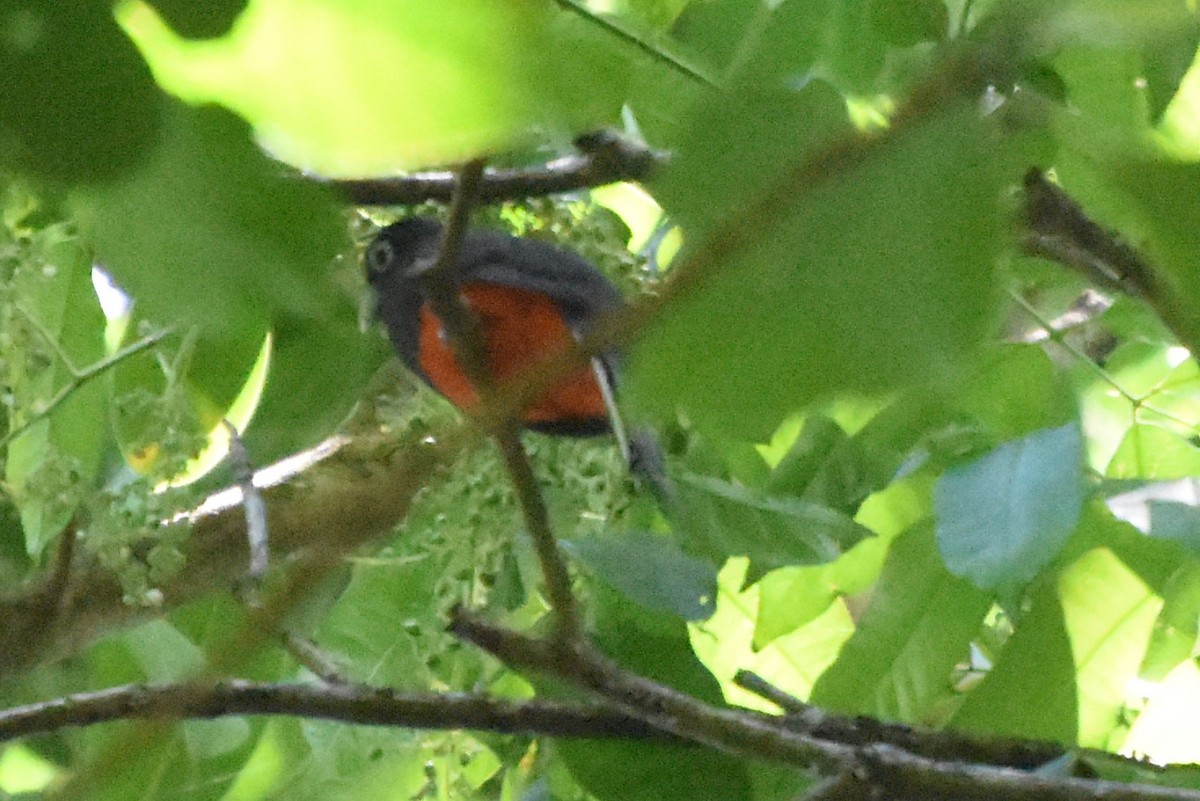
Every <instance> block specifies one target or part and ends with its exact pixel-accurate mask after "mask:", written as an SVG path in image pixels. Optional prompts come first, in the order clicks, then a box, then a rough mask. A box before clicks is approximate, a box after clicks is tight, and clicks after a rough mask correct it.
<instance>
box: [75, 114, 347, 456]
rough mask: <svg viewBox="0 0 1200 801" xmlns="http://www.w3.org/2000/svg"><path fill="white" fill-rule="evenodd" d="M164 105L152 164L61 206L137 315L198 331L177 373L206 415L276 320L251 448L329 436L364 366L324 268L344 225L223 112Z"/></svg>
mask: <svg viewBox="0 0 1200 801" xmlns="http://www.w3.org/2000/svg"><path fill="white" fill-rule="evenodd" d="M171 108H172V110H171V114H170V115H169V126H168V129H167V134H166V137H165V139H164V141H163V143H162V145H161V147H159V148H158V149H157V150H156V151H155V152H154V154H153V156H152V158H150V159H149V160H148V161H147V162H146V163H145V164H144V165H143V166H142V167H141V168H140V169H138V170H137V171H136V172H134V173H133V174H131V175H130V176H129V177H128V178H126V179H124V180H121V181H119V182H113V183H110V184H107V185H104V186H101V187H94V188H89V189H86V190H82V189H81V190H79V191H78V192H76V193H75V194H74V196H73V199H72V203H73V206H74V208H75V210H76V213H77V214H78V217H79V219H80V225H81V228H82V229H83V231H84V232H85V234H86V235H87V236H88V237H89V238H90V239H91V241H92V242H93V243H94V244H95V245H96V249H97V251H98V253H99V256H100V258H101V259H102V260H103V262H104V264H105V266H106V267H107V268H108V269H109V270H110V271H111V272H112V274H113V276H114V277H115V278H116V280H117V282H118V283H119V284H120V285H121V287H122V288H123V289H125V290H126V291H127V292H129V293H130V295H131V296H132V297H133V298H134V300H135V303H136V304H137V308H138V311H139V313H140V314H141V315H142V316H144V317H146V318H148V319H151V320H154V321H155V322H157V323H159V324H183V325H185V326H186V325H196V326H199V328H200V339H199V342H198V345H197V351H196V354H195V356H194V357H193V360H194V362H195V365H196V369H195V370H194V371H193V372H192V373H190V374H189V375H188V379H189V383H190V385H191V386H193V387H194V388H195V390H196V392H197V393H198V395H199V396H200V397H201V398H203V399H204V404H205V406H206V407H207V408H208V409H215V410H216V411H217V413H218V414H223V413H224V409H225V408H226V407H227V406H228V404H229V402H230V401H231V400H232V399H233V398H234V396H235V395H236V394H237V393H238V392H239V391H240V390H241V388H242V385H243V383H244V382H245V380H246V377H247V373H248V371H249V369H250V366H251V364H252V363H253V361H254V359H255V358H256V357H257V355H258V353H259V350H260V348H261V347H262V341H263V336H264V335H265V334H266V333H267V331H268V330H269V329H271V328H274V330H275V359H274V363H273V369H272V373H271V375H270V376H269V377H268V381H267V389H266V395H265V397H264V399H263V402H262V408H263V409H264V410H265V411H264V413H263V415H262V418H261V422H260V424H259V426H260V427H263V428H266V429H268V432H265V433H269V434H270V435H269V436H266V437H265V439H266V440H267V442H268V443H269V446H267V445H264V446H261V447H255V450H254V457H255V458H256V459H258V460H267V459H271V458H274V457H275V456H278V455H280V451H281V450H284V449H285V448H287V447H291V446H297V445H302V444H309V443H311V441H312V440H313V439H315V438H316V437H317V436H320V435H322V434H325V433H328V431H329V428H330V421H331V420H336V419H339V418H340V416H341V415H343V414H345V412H346V411H347V410H348V409H349V407H350V404H351V403H352V402H353V400H354V398H355V397H356V396H357V390H358V387H359V385H360V384H361V381H362V379H363V377H364V376H365V374H366V371H367V370H369V369H370V368H371V363H370V361H369V360H368V359H367V357H366V355H365V354H366V352H367V351H366V343H365V341H364V340H363V339H362V337H360V336H358V335H357V312H356V300H355V299H354V298H351V297H349V296H348V295H347V293H346V292H345V291H343V290H341V289H339V288H338V285H337V284H336V283H335V282H334V280H333V276H332V272H331V266H332V264H333V260H334V258H335V257H336V256H337V255H338V254H339V253H340V252H342V251H343V250H344V249H345V248H346V245H347V243H346V238H347V237H346V230H345V225H344V223H343V221H342V218H341V216H340V215H339V214H338V213H337V212H336V208H335V207H334V205H333V204H332V202H331V200H330V199H329V198H328V197H327V196H326V195H325V194H324V193H323V192H322V191H321V190H319V189H317V188H315V187H314V186H313V185H312V184H310V183H305V182H302V181H298V180H288V179H285V178H284V177H282V176H281V174H280V171H279V168H278V166H277V165H275V164H273V163H272V162H270V161H269V160H268V159H267V158H266V157H265V156H264V155H263V154H262V153H261V152H260V151H259V150H258V149H257V148H256V147H255V146H254V144H253V143H252V142H251V140H250V135H249V130H248V129H247V128H246V126H245V125H243V124H241V123H240V122H238V121H237V120H235V119H234V118H233V117H232V116H231V115H229V114H228V113H226V112H222V111H220V110H218V109H214V108H205V109H190V108H187V107H184V106H182V105H173V106H172V107H171ZM268 198H269V202H267V200H266V199H268ZM206 422H209V423H210V424H212V423H213V422H215V421H206ZM254 431H255V429H252V434H253V432H254Z"/></svg>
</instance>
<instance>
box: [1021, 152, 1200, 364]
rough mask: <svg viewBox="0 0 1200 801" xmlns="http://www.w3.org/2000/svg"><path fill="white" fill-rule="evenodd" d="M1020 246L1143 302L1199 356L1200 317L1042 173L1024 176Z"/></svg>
mask: <svg viewBox="0 0 1200 801" xmlns="http://www.w3.org/2000/svg"><path fill="white" fill-rule="evenodd" d="M1025 225H1026V230H1025V231H1024V232H1023V233H1022V235H1021V247H1022V249H1023V250H1024V251H1025V252H1026V253H1027V254H1029V255H1031V256H1038V257H1041V258H1045V259H1049V260H1051V261H1056V262H1058V263H1059V264H1062V265H1064V266H1066V267H1069V268H1071V269H1073V270H1076V271H1078V272H1080V273H1081V274H1083V276H1084V277H1085V278H1087V279H1088V280H1089V281H1091V282H1092V283H1094V284H1096V285H1097V286H1100V287H1102V288H1106V289H1110V290H1115V291H1119V292H1123V293H1125V294H1128V295H1131V296H1133V297H1136V298H1141V299H1142V300H1143V301H1145V302H1146V303H1147V304H1148V305H1149V306H1150V307H1151V308H1152V309H1153V310H1154V313H1155V314H1156V315H1158V318H1159V319H1160V320H1162V321H1163V324H1164V325H1166V326H1167V328H1169V329H1170V330H1171V333H1173V334H1174V335H1175V337H1176V338H1177V339H1178V340H1179V341H1180V342H1181V343H1182V344H1183V345H1184V346H1186V347H1187V348H1188V349H1189V350H1190V351H1191V352H1192V353H1200V314H1197V312H1196V310H1195V308H1194V304H1192V303H1189V302H1188V299H1187V298H1185V297H1183V295H1182V294H1181V293H1180V292H1179V290H1178V288H1177V287H1176V286H1175V285H1174V284H1173V283H1172V282H1171V281H1170V280H1169V279H1168V278H1167V276H1166V275H1164V274H1163V272H1162V271H1161V269H1160V268H1158V267H1156V266H1155V265H1153V264H1151V263H1150V261H1149V260H1148V259H1147V258H1146V257H1145V256H1144V255H1143V254H1142V253H1141V252H1139V251H1138V250H1137V249H1136V248H1134V247H1132V246H1131V245H1129V244H1128V243H1126V242H1124V241H1122V239H1121V237H1120V236H1119V235H1117V234H1116V233H1115V232H1113V231H1110V230H1108V229H1106V228H1104V227H1103V226H1101V225H1100V224H1098V223H1096V222H1095V221H1093V220H1092V219H1091V218H1090V217H1089V216H1088V215H1087V213H1086V212H1085V211H1084V210H1083V208H1082V207H1081V206H1080V205H1079V204H1078V203H1077V202H1076V201H1075V200H1074V199H1073V198H1071V197H1070V196H1069V195H1068V194H1067V193H1066V192H1065V191H1063V190H1062V189H1061V188H1060V187H1058V186H1056V185H1055V184H1052V183H1051V182H1050V181H1048V180H1046V177H1045V176H1044V175H1043V174H1042V172H1041V170H1038V169H1036V168H1035V169H1031V170H1029V172H1027V173H1026V175H1025Z"/></svg>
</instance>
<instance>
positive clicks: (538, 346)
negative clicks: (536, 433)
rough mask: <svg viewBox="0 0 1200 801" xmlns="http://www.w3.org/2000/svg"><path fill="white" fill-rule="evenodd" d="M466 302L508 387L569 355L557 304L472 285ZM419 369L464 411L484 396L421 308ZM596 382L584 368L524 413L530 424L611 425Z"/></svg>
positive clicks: (499, 379) (568, 335)
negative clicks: (534, 369) (533, 369)
mask: <svg viewBox="0 0 1200 801" xmlns="http://www.w3.org/2000/svg"><path fill="white" fill-rule="evenodd" d="M461 292H462V297H463V299H464V300H465V301H466V303H467V305H468V306H469V307H470V309H471V311H472V312H473V313H474V314H475V315H476V317H477V318H478V319H479V322H480V327H481V329H482V331H483V337H484V341H485V349H486V351H487V357H488V368H489V369H490V371H491V375H492V377H493V379H494V380H495V381H496V383H497V384H501V385H502V384H504V383H505V382H506V381H509V380H511V379H512V378H514V377H515V376H517V375H519V374H521V373H522V372H524V371H526V370H528V369H529V368H530V367H532V366H534V365H536V364H538V363H539V362H543V361H546V360H547V359H550V358H553V357H554V356H557V355H558V354H561V353H562V352H563V351H565V350H566V349H567V347H568V346H569V345H570V343H571V342H572V340H573V339H574V335H573V334H572V332H571V329H570V328H569V327H568V326H567V324H566V323H565V322H564V321H563V317H562V313H561V312H560V310H559V308H558V306H557V305H556V304H555V303H554V301H553V300H552V299H550V298H549V297H547V296H546V295H544V294H541V293H539V292H534V291H531V290H526V289H520V288H517V287H512V286H502V285H499V284H488V283H479V282H476V283H467V284H464V285H463V286H462V289H461ZM419 353H420V366H421V370H422V372H424V373H425V375H426V377H427V378H428V379H429V381H430V383H431V384H433V386H434V387H435V388H436V389H437V390H438V392H441V393H442V394H443V395H445V396H446V397H447V398H449V399H450V401H451V402H452V403H454V405H456V406H458V407H459V408H461V409H467V410H469V409H471V408H473V407H474V406H475V404H476V403H478V402H479V394H478V393H477V392H476V390H475V387H474V386H473V385H472V384H471V381H470V379H468V378H467V376H466V374H465V372H464V371H463V369H462V367H461V366H460V365H459V363H458V361H457V360H456V359H455V357H454V354H453V352H452V351H451V348H450V343H449V342H448V341H447V338H446V335H445V333H444V330H443V328H442V324H441V321H440V320H439V319H438V318H437V316H436V315H435V314H434V313H433V311H432V309H430V308H429V305H428V304H425V305H424V306H422V307H421V330H420V345H419ZM607 414H608V411H607V408H606V406H605V403H604V394H603V393H602V391H601V389H600V386H599V384H598V383H597V380H596V376H595V374H594V373H593V372H592V370H591V369H589V368H587V367H584V368H580V369H579V370H577V371H575V372H574V373H572V374H570V375H568V376H567V377H566V378H564V379H563V380H562V381H561V382H559V383H558V384H556V385H555V386H554V387H552V388H551V389H549V390H548V391H547V392H546V393H545V394H543V395H542V396H541V397H540V398H538V400H537V401H536V402H535V403H534V404H533V405H532V406H531V407H530V408H529V409H527V410H526V412H525V417H524V419H525V422H526V424H536V423H546V422H554V423H560V422H565V421H575V420H577V421H591V420H600V421H604V420H606V419H607Z"/></svg>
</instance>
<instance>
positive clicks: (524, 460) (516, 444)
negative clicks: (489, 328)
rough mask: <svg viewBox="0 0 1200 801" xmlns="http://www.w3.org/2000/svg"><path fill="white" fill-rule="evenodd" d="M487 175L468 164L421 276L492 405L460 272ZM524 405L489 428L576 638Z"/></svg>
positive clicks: (479, 335)
mask: <svg viewBox="0 0 1200 801" xmlns="http://www.w3.org/2000/svg"><path fill="white" fill-rule="evenodd" d="M482 175H483V162H482V161H474V162H471V163H469V164H467V165H465V166H464V167H463V169H462V172H461V174H460V179H459V183H458V189H457V191H456V193H455V196H454V201H453V203H452V204H451V206H450V218H449V220H448V221H447V223H446V227H445V231H444V234H443V237H442V242H441V247H440V248H439V251H438V256H437V260H436V262H435V263H434V265H433V266H432V267H430V268H429V269H428V270H425V271H424V272H423V273H421V281H422V286H423V288H424V289H425V292H426V294H427V295H428V297H429V302H430V305H431V306H432V307H433V311H434V313H435V314H436V315H437V316H438V318H439V319H440V320H441V321H442V324H443V325H445V327H446V333H447V335H448V337H449V340H450V347H451V349H452V350H453V352H454V355H455V358H457V359H458V362H459V364H461V365H462V366H463V369H464V371H465V372H466V374H467V377H468V378H469V379H470V380H471V383H472V384H473V385H474V386H475V387H476V388H477V390H478V392H479V396H480V399H481V405H482V406H483V407H484V408H489V407H492V406H494V405H495V404H493V403H492V400H493V397H494V393H495V382H494V379H493V377H492V375H491V372H490V370H489V369H488V354H487V349H486V344H485V340H484V334H483V331H482V330H481V328H480V326H479V321H478V320H477V319H476V318H475V315H474V314H472V313H471V310H470V309H469V308H468V307H467V305H466V304H465V302H464V301H463V299H462V296H461V294H460V292H459V276H458V275H457V274H456V273H457V270H458V254H459V248H460V246H461V243H462V238H463V236H464V235H465V234H466V230H467V224H468V221H469V219H470V215H471V208H472V206H473V204H474V202H475V194H476V191H477V190H478V187H479V182H480V179H481V177H482ZM523 408H524V407H519V408H517V409H513V410H512V414H511V415H510V416H509V417H508V418H507V419H505V420H504V421H503V422H502V424H501V425H499V426H496V427H494V428H491V429H489V430H490V431H491V433H492V435H493V437H494V438H495V440H496V443H497V445H498V446H499V448H500V452H501V454H502V455H503V458H504V464H505V467H506V468H507V469H508V473H509V476H510V478H511V479H512V482H513V486H514V488H515V490H516V493H517V498H518V499H519V501H520V504H521V509H522V512H523V513H524V517H525V523H526V526H527V528H528V530H529V536H530V538H531V539H532V540H533V543H534V551H535V552H536V553H537V556H538V560H539V562H540V563H541V568H542V574H543V576H544V578H545V581H546V591H547V596H548V598H549V600H550V606H551V608H553V609H554V613H555V624H556V626H557V633H558V634H559V635H560V636H562V637H567V638H570V637H574V636H576V635H577V633H578V630H579V614H578V612H577V610H576V608H575V598H574V596H573V594H572V592H571V577H570V573H569V572H568V571H567V566H566V564H565V562H564V561H563V558H562V553H561V552H560V551H559V548H558V542H557V540H556V539H555V537H554V532H553V531H552V530H551V528H550V520H549V516H548V515H547V513H546V504H545V501H544V500H543V499H542V495H541V489H540V488H539V487H538V484H537V480H536V478H535V477H534V475H533V468H532V467H531V466H530V464H529V459H528V457H527V456H526V454H525V449H524V447H523V446H522V445H521V439H520V433H519V432H520V424H519V422H518V421H519V419H520V412H521V410H522V409H523Z"/></svg>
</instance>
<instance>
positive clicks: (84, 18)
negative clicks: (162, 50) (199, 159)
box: [0, 0, 162, 183]
mask: <svg viewBox="0 0 1200 801" xmlns="http://www.w3.org/2000/svg"><path fill="white" fill-rule="evenodd" d="M0 30H2V31H3V32H4V35H3V36H0V74H3V75H4V76H5V77H4V102H3V103H0V159H2V160H3V161H4V162H5V163H7V164H8V165H9V166H11V167H16V168H17V169H19V170H22V171H27V172H29V173H30V174H32V175H34V176H36V177H38V178H42V179H46V180H49V181H53V182H62V183H72V182H81V181H88V182H90V181H100V180H108V179H111V178H114V177H116V176H118V175H121V174H122V173H124V172H125V171H127V170H128V169H130V168H131V167H133V166H134V165H135V164H137V163H138V161H140V160H141V159H142V158H143V157H144V156H145V155H146V153H147V152H148V151H149V149H150V148H151V147H152V146H153V144H154V142H155V140H156V139H157V137H158V136H159V126H160V102H161V100H162V97H161V94H160V93H159V91H158V89H157V87H156V86H155V85H154V81H153V80H152V79H151V77H150V70H149V69H147V67H146V64H145V62H144V61H143V60H142V58H141V57H140V56H139V55H138V52H137V50H136V49H135V48H134V46H133V44H132V43H131V42H130V41H129V39H127V38H126V37H125V36H124V35H123V34H122V33H121V30H120V29H119V28H118V27H117V25H116V23H115V21H114V20H113V18H112V7H111V6H110V5H109V4H107V3H85V4H80V5H78V6H76V5H64V4H62V3H58V2H55V0H23V2H21V3H11V2H10V3H5V4H4V6H3V7H0Z"/></svg>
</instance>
